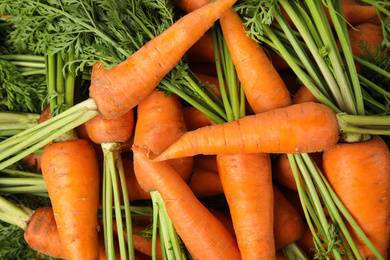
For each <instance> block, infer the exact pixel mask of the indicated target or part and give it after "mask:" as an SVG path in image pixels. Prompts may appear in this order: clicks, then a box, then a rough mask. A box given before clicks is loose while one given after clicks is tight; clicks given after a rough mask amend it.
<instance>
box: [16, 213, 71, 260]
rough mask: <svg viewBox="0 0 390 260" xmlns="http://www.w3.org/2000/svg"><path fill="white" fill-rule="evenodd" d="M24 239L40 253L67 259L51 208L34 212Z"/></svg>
mask: <svg viewBox="0 0 390 260" xmlns="http://www.w3.org/2000/svg"><path fill="white" fill-rule="evenodd" d="M24 239H25V240H26V242H27V244H28V245H29V246H30V247H31V248H32V249H34V250H36V251H37V252H39V253H42V254H44V255H48V256H51V257H54V258H63V259H65V251H64V248H63V246H62V244H61V239H60V234H59V232H58V229H57V224H56V221H55V218H54V214H53V209H52V208H50V207H42V208H38V209H36V210H35V211H34V214H33V215H32V217H31V219H30V221H29V223H28V226H27V229H26V231H25V233H24Z"/></svg>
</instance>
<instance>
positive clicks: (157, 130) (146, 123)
mask: <svg viewBox="0 0 390 260" xmlns="http://www.w3.org/2000/svg"><path fill="white" fill-rule="evenodd" d="M186 131H187V129H186V125H185V122H184V117H183V113H182V110H181V104H180V99H179V97H178V96H177V95H175V94H172V95H171V96H169V97H168V96H165V93H164V92H162V91H158V90H154V91H152V92H151V93H150V94H149V95H148V96H147V97H146V98H145V99H144V100H142V102H140V104H139V105H138V107H137V123H136V127H135V132H134V144H135V145H138V146H143V145H146V146H148V148H149V149H150V150H151V151H153V152H154V153H156V154H159V153H161V152H162V151H164V150H165V149H166V148H167V147H168V146H169V145H171V144H172V143H173V142H175V141H176V140H177V139H179V137H180V136H182V135H183V134H184V133H185V132H186ZM169 164H170V165H171V166H172V167H173V168H174V169H175V170H176V171H177V172H178V173H179V175H180V176H182V177H183V179H184V180H185V181H186V182H188V181H189V179H190V177H191V170H192V166H193V160H192V158H191V157H188V158H185V159H176V160H172V161H170V162H169ZM142 171H143V170H142V168H139V166H138V163H137V161H134V172H135V175H136V176H137V179H138V182H139V184H140V185H141V187H142V188H143V189H144V190H145V191H152V190H154V187H153V185H152V184H149V183H150V180H149V178H147V179H143V178H142V176H145V175H144V174H143V173H142Z"/></svg>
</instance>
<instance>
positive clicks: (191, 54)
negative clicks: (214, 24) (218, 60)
mask: <svg viewBox="0 0 390 260" xmlns="http://www.w3.org/2000/svg"><path fill="white" fill-rule="evenodd" d="M186 56H187V59H188V61H189V62H210V63H213V62H215V55H214V46H213V36H212V34H211V31H210V30H208V31H207V32H206V33H205V34H204V35H203V36H202V37H201V38H200V39H199V40H198V41H197V42H195V44H194V45H192V46H191V48H189V49H188V51H187V52H186Z"/></svg>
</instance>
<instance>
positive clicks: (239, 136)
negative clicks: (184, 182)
mask: <svg viewBox="0 0 390 260" xmlns="http://www.w3.org/2000/svg"><path fill="white" fill-rule="evenodd" d="M338 140H339V129H338V124H337V118H336V116H335V114H334V113H333V111H332V110H331V109H330V108H329V107H327V106H325V105H322V104H319V103H302V104H297V105H292V106H288V107H285V108H279V109H274V110H271V111H268V112H263V113H260V114H256V115H251V116H246V117H244V118H241V119H239V120H236V121H233V122H228V123H224V124H216V125H212V126H206V127H202V128H199V129H197V130H194V131H191V132H187V133H185V134H184V135H182V137H181V138H180V139H179V140H177V141H176V142H175V143H173V144H172V145H171V146H170V147H169V148H167V149H166V150H165V151H164V152H163V153H161V154H160V155H159V156H157V157H156V158H154V159H153V160H154V161H163V160H167V159H172V158H178V157H184V156H193V155H196V154H222V153H223V154H237V153H259V152H264V153H311V152H317V151H323V150H325V149H328V148H330V147H332V146H333V145H334V144H336V143H337V141H338Z"/></svg>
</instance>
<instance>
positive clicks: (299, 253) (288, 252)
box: [282, 242, 309, 260]
mask: <svg viewBox="0 0 390 260" xmlns="http://www.w3.org/2000/svg"><path fill="white" fill-rule="evenodd" d="M282 251H283V253H284V255H285V256H286V257H287V259H288V260H290V259H297V260H298V259H299V260H309V257H308V256H307V255H306V254H305V252H304V251H303V250H302V248H300V247H299V246H298V245H297V244H296V243H295V242H292V243H290V244H288V245H287V246H285V247H283V248H282Z"/></svg>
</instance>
